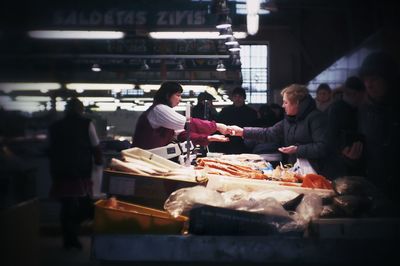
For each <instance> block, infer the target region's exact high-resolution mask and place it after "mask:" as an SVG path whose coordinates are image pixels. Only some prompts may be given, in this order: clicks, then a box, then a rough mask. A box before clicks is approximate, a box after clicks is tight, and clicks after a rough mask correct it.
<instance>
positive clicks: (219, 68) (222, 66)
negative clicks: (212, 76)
mask: <svg viewBox="0 0 400 266" xmlns="http://www.w3.org/2000/svg"><path fill="white" fill-rule="evenodd" d="M216 70H217V71H218V72H222V71H226V68H225V65H224V63H223V62H222V60H219V61H218V65H217V68H216Z"/></svg>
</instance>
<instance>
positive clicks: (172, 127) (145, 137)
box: [132, 81, 228, 149]
mask: <svg viewBox="0 0 400 266" xmlns="http://www.w3.org/2000/svg"><path fill="white" fill-rule="evenodd" d="M182 92H183V89H182V86H181V85H180V84H179V83H177V82H171V81H168V82H164V83H163V84H162V85H161V87H160V89H159V90H158V91H157V92H156V94H155V96H154V100H153V105H152V106H150V107H149V109H147V110H146V111H145V112H144V113H142V114H141V115H140V117H139V120H138V123H137V125H136V129H135V133H134V136H133V139H132V146H133V147H138V148H142V149H153V148H157V147H162V146H165V145H167V144H169V143H170V142H171V141H173V140H174V139H177V140H179V141H185V140H186V137H187V132H186V131H185V130H184V127H185V123H186V117H185V116H183V115H181V114H179V113H177V112H176V111H175V110H174V109H173V108H174V107H175V106H177V105H178V104H179V102H180V101H181V94H182ZM226 129H227V127H226V125H224V124H221V123H215V121H208V120H202V119H198V118H191V119H190V139H191V140H192V141H193V143H194V144H198V145H202V146H206V145H208V143H209V142H210V141H221V142H225V141H228V138H226V137H225V136H222V135H211V134H213V133H214V132H216V131H217V130H218V131H220V132H221V133H222V134H224V133H225V132H226Z"/></svg>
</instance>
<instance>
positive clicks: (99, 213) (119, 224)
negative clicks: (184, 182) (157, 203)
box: [94, 200, 188, 234]
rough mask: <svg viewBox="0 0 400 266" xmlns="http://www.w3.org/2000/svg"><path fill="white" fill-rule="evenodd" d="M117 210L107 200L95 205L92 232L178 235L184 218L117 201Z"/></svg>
mask: <svg viewBox="0 0 400 266" xmlns="http://www.w3.org/2000/svg"><path fill="white" fill-rule="evenodd" d="M117 206H118V207H117V208H111V207H109V206H107V200H99V201H97V202H96V204H95V216H94V232H95V233H101V234H116V233H121V234H180V233H181V232H182V230H183V229H184V225H185V222H186V221H187V220H188V218H187V217H185V216H179V217H177V218H174V217H172V216H171V215H169V214H168V213H167V212H165V211H160V210H156V209H152V208H147V207H144V206H140V205H136V204H130V203H127V202H122V201H117Z"/></svg>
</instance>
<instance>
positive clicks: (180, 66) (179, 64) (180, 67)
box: [176, 60, 185, 70]
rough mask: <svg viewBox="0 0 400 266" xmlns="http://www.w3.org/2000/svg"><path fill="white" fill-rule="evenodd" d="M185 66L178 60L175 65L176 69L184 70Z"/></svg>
mask: <svg viewBox="0 0 400 266" xmlns="http://www.w3.org/2000/svg"><path fill="white" fill-rule="evenodd" d="M184 69H185V67H184V66H183V64H182V61H181V60H179V62H178V64H177V65H176V70H184Z"/></svg>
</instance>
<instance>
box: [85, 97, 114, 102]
mask: <svg viewBox="0 0 400 266" xmlns="http://www.w3.org/2000/svg"><path fill="white" fill-rule="evenodd" d="M78 99H79V100H81V101H82V102H87V103H90V102H114V100H115V98H114V97H78Z"/></svg>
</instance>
